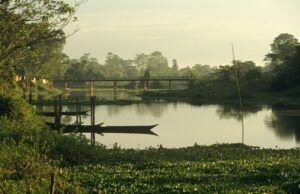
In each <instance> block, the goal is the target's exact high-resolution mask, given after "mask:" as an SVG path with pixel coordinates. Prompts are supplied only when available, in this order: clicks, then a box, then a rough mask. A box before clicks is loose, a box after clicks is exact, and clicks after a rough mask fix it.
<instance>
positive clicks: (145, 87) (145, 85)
mask: <svg viewBox="0 0 300 194" xmlns="http://www.w3.org/2000/svg"><path fill="white" fill-rule="evenodd" d="M147 89H148V82H147V81H146V80H144V91H146V90H147Z"/></svg>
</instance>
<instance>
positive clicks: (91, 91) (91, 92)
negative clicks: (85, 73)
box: [89, 82, 93, 97]
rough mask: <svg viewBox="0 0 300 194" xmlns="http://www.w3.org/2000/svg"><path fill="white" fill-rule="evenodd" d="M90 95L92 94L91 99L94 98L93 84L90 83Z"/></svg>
mask: <svg viewBox="0 0 300 194" xmlns="http://www.w3.org/2000/svg"><path fill="white" fill-rule="evenodd" d="M89 93H90V97H91V96H93V82H90V89H89Z"/></svg>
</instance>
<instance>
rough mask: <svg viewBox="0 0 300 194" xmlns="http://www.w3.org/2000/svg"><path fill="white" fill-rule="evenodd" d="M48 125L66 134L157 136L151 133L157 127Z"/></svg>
mask: <svg viewBox="0 0 300 194" xmlns="http://www.w3.org/2000/svg"><path fill="white" fill-rule="evenodd" d="M47 125H48V126H49V127H50V128H51V129H53V130H57V129H59V128H62V129H63V132H64V133H75V132H76V133H98V134H100V135H103V133H128V134H145V135H155V136H158V135H157V134H156V133H154V132H153V131H151V129H152V128H154V127H156V126H157V125H158V124H156V125H143V126H102V123H101V124H99V125H95V126H91V125H60V126H59V127H56V126H55V124H54V123H47Z"/></svg>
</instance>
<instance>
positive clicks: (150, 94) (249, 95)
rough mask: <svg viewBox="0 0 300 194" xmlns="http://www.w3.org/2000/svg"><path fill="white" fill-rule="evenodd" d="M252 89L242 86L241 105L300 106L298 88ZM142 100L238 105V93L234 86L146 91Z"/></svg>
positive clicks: (299, 89)
mask: <svg viewBox="0 0 300 194" xmlns="http://www.w3.org/2000/svg"><path fill="white" fill-rule="evenodd" d="M253 87H254V86H252V87H251V88H250V87H248V86H244V88H242V90H241V97H242V100H243V103H248V104H266V105H270V104H288V105H300V87H295V88H291V89H289V90H285V91H277V92H274V91H269V90H265V88H263V89H262V88H253ZM142 98H143V99H145V100H166V101H183V102H189V103H192V104H211V103H217V104H228V103H230V104H239V97H238V92H237V88H236V86H235V85H234V84H223V85H217V86H208V87H198V88H190V89H185V90H172V91H166V90H164V91H146V92H144V93H143V94H142Z"/></svg>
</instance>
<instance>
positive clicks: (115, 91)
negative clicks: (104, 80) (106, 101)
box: [114, 81, 117, 100]
mask: <svg viewBox="0 0 300 194" xmlns="http://www.w3.org/2000/svg"><path fill="white" fill-rule="evenodd" d="M114 100H117V81H114Z"/></svg>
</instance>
